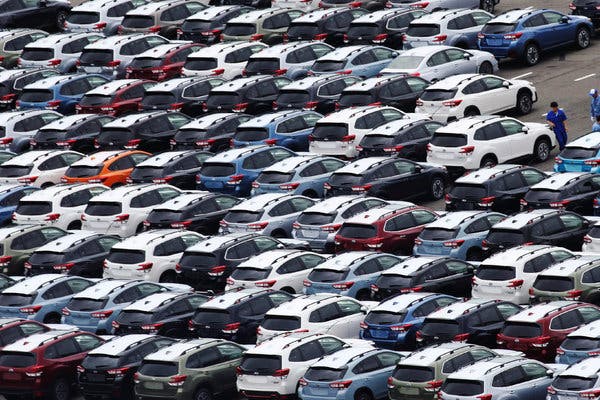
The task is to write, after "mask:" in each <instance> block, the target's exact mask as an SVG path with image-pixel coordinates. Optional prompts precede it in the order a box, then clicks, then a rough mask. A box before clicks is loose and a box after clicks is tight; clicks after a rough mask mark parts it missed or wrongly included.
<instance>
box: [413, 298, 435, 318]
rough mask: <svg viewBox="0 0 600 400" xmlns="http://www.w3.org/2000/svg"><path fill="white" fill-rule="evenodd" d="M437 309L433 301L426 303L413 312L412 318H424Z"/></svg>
mask: <svg viewBox="0 0 600 400" xmlns="http://www.w3.org/2000/svg"><path fill="white" fill-rule="evenodd" d="M437 308H438V305H437V304H436V303H435V301H426V302H424V303H423V304H421V305H420V306H418V307H417V308H415V310H414V311H413V317H424V316H426V315H429V314H431V313H432V312H433V311H435V310H436V309H437Z"/></svg>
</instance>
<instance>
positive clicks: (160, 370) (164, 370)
mask: <svg viewBox="0 0 600 400" xmlns="http://www.w3.org/2000/svg"><path fill="white" fill-rule="evenodd" d="M178 371H179V367H178V364H177V363H174V362H166V361H154V360H152V361H150V360H145V361H142V365H140V369H139V373H140V374H142V375H146V376H156V377H165V376H173V375H177V372H178Z"/></svg>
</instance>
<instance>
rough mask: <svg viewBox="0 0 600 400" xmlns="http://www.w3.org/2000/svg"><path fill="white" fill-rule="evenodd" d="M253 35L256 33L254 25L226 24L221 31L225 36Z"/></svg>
mask: <svg viewBox="0 0 600 400" xmlns="http://www.w3.org/2000/svg"><path fill="white" fill-rule="evenodd" d="M253 33H256V25H254V24H236V23H228V24H226V25H225V29H224V30H223V34H224V35H227V36H248V35H252V34H253Z"/></svg>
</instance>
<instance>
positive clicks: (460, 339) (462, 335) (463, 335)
mask: <svg viewBox="0 0 600 400" xmlns="http://www.w3.org/2000/svg"><path fill="white" fill-rule="evenodd" d="M467 340H469V334H468V333H460V334H458V335H455V336H454V338H452V341H453V342H466V341H467Z"/></svg>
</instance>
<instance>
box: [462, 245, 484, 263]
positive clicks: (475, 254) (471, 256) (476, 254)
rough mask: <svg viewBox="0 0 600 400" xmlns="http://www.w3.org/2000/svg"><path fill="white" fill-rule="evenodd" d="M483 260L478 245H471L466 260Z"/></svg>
mask: <svg viewBox="0 0 600 400" xmlns="http://www.w3.org/2000/svg"><path fill="white" fill-rule="evenodd" d="M482 260H483V252H482V251H481V249H480V248H478V247H472V248H470V249H469V251H467V260H466V261H482Z"/></svg>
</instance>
